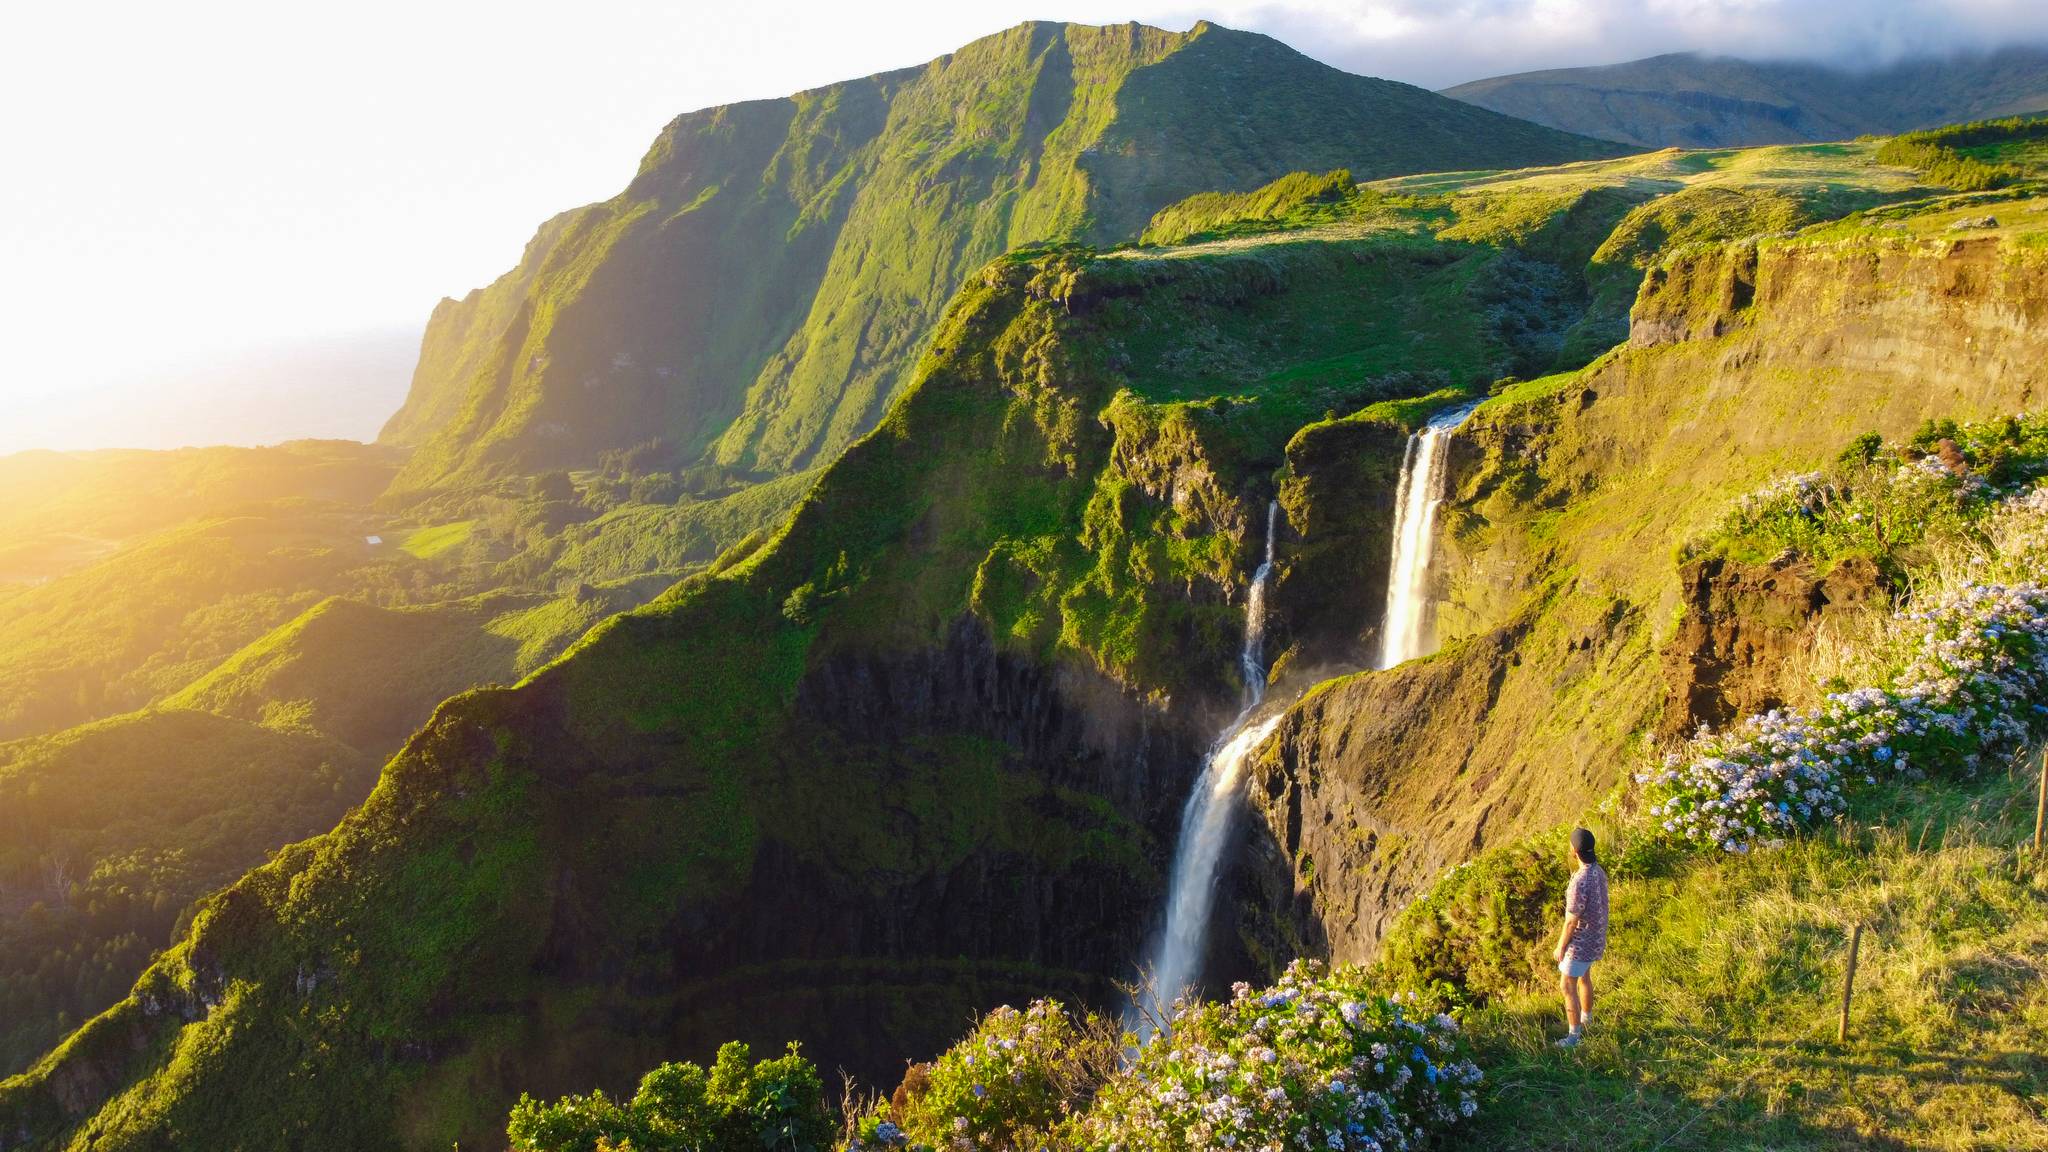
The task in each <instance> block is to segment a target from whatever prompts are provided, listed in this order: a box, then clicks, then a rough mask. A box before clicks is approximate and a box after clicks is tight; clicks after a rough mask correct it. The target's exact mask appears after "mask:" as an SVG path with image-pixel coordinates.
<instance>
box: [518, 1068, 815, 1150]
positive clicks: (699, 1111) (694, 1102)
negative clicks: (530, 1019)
mask: <svg viewBox="0 0 2048 1152" xmlns="http://www.w3.org/2000/svg"><path fill="white" fill-rule="evenodd" d="M748 1055H749V1052H748V1049H747V1046H746V1045H745V1044H738V1043H734V1044H727V1045H726V1046H724V1047H723V1048H720V1049H719V1050H718V1059H717V1060H716V1061H715V1062H714V1063H713V1064H712V1066H711V1070H710V1072H708V1073H707V1072H706V1071H705V1070H704V1069H703V1068H701V1067H699V1066H698V1065H696V1064H691V1063H687V1062H686V1063H680V1064H663V1065H662V1066H660V1067H659V1068H656V1069H655V1070H654V1071H652V1072H649V1073H648V1074H647V1075H646V1076H645V1077H643V1078H642V1079H641V1081H640V1090H639V1091H638V1092H636V1093H634V1094H633V1099H632V1101H631V1102H630V1103H620V1102H617V1101H614V1100H612V1099H611V1098H610V1097H608V1096H606V1095H605V1094H604V1092H603V1091H602V1090H600V1091H596V1092H592V1093H590V1094H589V1095H587V1096H565V1097H563V1098H562V1099H560V1100H557V1101H555V1102H554V1103H552V1104H543V1103H541V1102H540V1101H538V1100H535V1099H534V1098H533V1097H531V1096H525V1095H522V1096H521V1097H520V1098H519V1103H518V1104H516V1105H514V1106H513V1108H512V1116H511V1119H510V1121H509V1122H508V1123H507V1124H506V1125H505V1135H506V1136H507V1137H508V1138H509V1139H510V1140H511V1142H512V1147H513V1148H514V1149H515V1150H517V1152H599V1150H600V1149H604V1150H613V1149H616V1150H618V1152H628V1150H631V1152H699V1150H705V1149H767V1148H777V1149H785V1150H787V1152H814V1150H816V1149H821V1148H825V1147H827V1146H828V1145H829V1142H830V1140H831V1138H832V1130H833V1125H832V1122H831V1120H830V1119H829V1117H828V1116H827V1115H826V1112H825V1097H824V1086H823V1084H822V1082H821V1081H820V1080H819V1077H818V1070H817V1068H816V1067H815V1066H814V1065H812V1063H811V1062H810V1061H809V1060H806V1059H804V1058H803V1056H801V1055H800V1054H798V1052H797V1046H796V1045H794V1044H791V1045H790V1046H789V1051H788V1052H787V1053H785V1054H784V1055H782V1056H779V1057H776V1058H774V1059H771V1060H763V1061H761V1062H759V1063H757V1064H754V1065H752V1066H749V1065H748V1063H747V1059H748Z"/></svg>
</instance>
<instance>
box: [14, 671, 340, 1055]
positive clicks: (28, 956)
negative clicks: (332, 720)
mask: <svg viewBox="0 0 2048 1152" xmlns="http://www.w3.org/2000/svg"><path fill="white" fill-rule="evenodd" d="M374 775H375V762H374V761H373V760H371V759H370V758H368V757H366V756H363V755H361V754H360V753H358V752H356V751H355V750H353V749H351V748H348V747H346V746H344V745H342V744H341V743H339V742H337V741H334V740H331V739H328V738H325V737H321V736H316V735H313V734H311V733H306V732H277V731H272V730H269V729H265V728H259V727H256V726H254V725H251V724H246V723H243V722H241V721H238V720H231V719H227V718H224V717H219V716H212V715H208V714H205V713H201V712H191V711H183V710H167V711H152V712H140V713H135V714H133V715H129V716H122V717H117V718H115V719H112V720H106V721H101V722H100V723H97V724H91V725H87V726H85V727H82V728H77V729H73V730H71V731H69V732H65V733H62V734H60V735H57V736H48V737H41V738H37V739H32V740H22V741H15V742H13V743H6V744H0V1061H4V1063H5V1064H6V1065H7V1066H10V1067H23V1066H26V1065H27V1063H28V1062H29V1061H30V1060H31V1059H32V1058H33V1057H34V1056H35V1055H36V1054H37V1053H39V1052H42V1051H45V1050H47V1049H48V1047H49V1046H50V1044H51V1043H52V1042H54V1041H55V1040H56V1039H58V1038H59V1037H61V1036H62V1035H63V1034H64V1033H65V1032H66V1031H68V1030H69V1029H70V1028H71V1027H72V1026H75V1024H76V1022H77V1021H79V1020H81V1019H85V1018H88V1017H90V1016H92V1015H93V1014H95V1013H97V1012H99V1011H100V1010H101V1009H102V1008H103V1007H104V1006H105V1005H107V1004H109V1003H112V1002H113V1001H115V1000H117V999H119V997H120V996H121V994H122V991H123V990H124V989H125V988H127V987H128V986H129V985H130V984H132V982H133V980H134V975H135V973H136V972H138V971H140V970H141V969H142V968H143V967H144V965H145V964H146V963H147V962H148V960H149V958H150V956H151V954H152V953H153V952H154V951H155V950H156V949H157V948H159V947H161V946H162V943H163V941H164V940H165V938H166V937H167V936H168V935H169V933H170V931H171V928H172V925H173V924H174V923H175V922H177V921H178V919H179V917H180V916H181V914H183V913H184V912H186V911H187V909H188V907H189V905H190V904H191V902H192V901H193V900H195V899H197V898H198V897H200V896H202V895H204V894H205V893H207V892H210V891H212V890H213V889H215V888H217V887H219V886H220V885H222V884H224V883H226V882H227V881H229V880H231V879H233V878H234V877H236V876H238V875H240V874H241V873H243V872H244V871H246V870H247V869H249V868H250V867H253V866H254V865H256V864H259V863H261V862H262V861H263V860H264V859H265V857H266V856H268V855H269V854H270V853H271V852H273V851H275V850H276V849H277V848H279V847H280V846H282V845H285V844H288V843H290V842H292V841H294V840H297V839H300V838H302V837H306V836H311V835H313V834H315V833H318V832H322V831H325V830H326V829H328V828H330V827H332V826H333V824H334V821H335V820H336V819H337V818H338V817H339V816H340V815H341V813H342V812H344V811H346V810H347V809H348V808H349V807H350V806H351V805H353V804H354V803H355V802H356V801H357V800H358V799H359V798H360V797H361V796H362V795H363V793H364V791H365V790H366V789H367V788H368V786H369V783H370V781H371V779H373V778H374Z"/></svg>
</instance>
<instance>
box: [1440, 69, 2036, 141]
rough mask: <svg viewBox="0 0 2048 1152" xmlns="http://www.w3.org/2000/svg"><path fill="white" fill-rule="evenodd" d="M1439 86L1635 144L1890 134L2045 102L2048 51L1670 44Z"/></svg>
mask: <svg viewBox="0 0 2048 1152" xmlns="http://www.w3.org/2000/svg"><path fill="white" fill-rule="evenodd" d="M1443 94H1444V95H1446V96H1450V97H1454V98H1456V99H1459V100H1464V101H1467V102H1469V103H1472V104H1477V105H1478V106H1480V107H1481V108H1490V109H1492V110H1493V111H1495V112H1500V113H1504V114H1506V115H1509V116H1518V117H1521V118H1522V119H1524V120H1532V121H1534V122H1536V123H1538V124H1547V125H1549V126H1551V127H1553V128H1560V129H1563V130H1564V131H1567V132H1578V133H1583V134H1585V135H1587V136H1595V137H1598V138H1600V139H1602V140H1615V141H1619V142H1621V143H1624V144H1629V145H1633V146H1636V147H1640V148H1673V147H1675V148H1729V147H1747V146H1752V145H1757V144H1789V143H1796V142H1800V141H1821V140H1848V139H1851V138H1853V137H1856V136H1862V135H1866V134H1874V135H1890V134H1892V133H1895V132H1904V131H1907V130H1909V129H1917V128H1931V127H1934V126H1936V125H1940V124H1952V123H1955V122H1957V121H1961V120H1981V119H1988V118H1991V117H1998V116H2012V115H2017V114H2019V113H2022V112H2038V111H2043V110H2048V49H2042V48H2008V49H2004V50H2002V51H1998V52H1993V53H1988V54H1983V55H1961V56H1955V57H1947V58H1926V59H1908V60H1904V61H1901V62H1899V63H1896V64H1892V65H1889V66H1886V67H1883V68H1878V69H1870V70H1862V71H1851V70H1848V69H1843V68H1835V67H1830V66H1827V65H1822V64H1810V63H1800V62H1794V61H1752V60H1739V59H1734V58H1732V57H1714V56H1696V55H1693V54H1691V53H1673V54H1671V55H1666V56H1652V57H1650V58H1648V59H1646V60H1635V61H1631V62H1629V63H1626V64H1609V65H1604V66H1601V67H1596V68H1553V69H1549V70H1546V71H1542V72H1522V73H1517V74H1515V75H1511V76H1495V77H1492V78H1489V79H1485V80H1474V81H1472V82H1471V83H1469V84H1460V85H1458V86H1457V87H1455V88H1446V89H1444V93H1443Z"/></svg>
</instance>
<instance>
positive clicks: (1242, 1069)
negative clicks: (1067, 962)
mask: <svg viewBox="0 0 2048 1152" xmlns="http://www.w3.org/2000/svg"><path fill="white" fill-rule="evenodd" d="M1100 1023H1101V1022H1100V1021H1095V1020H1087V1021H1083V1020H1079V1019H1077V1018H1075V1017H1074V1016H1072V1015H1071V1014H1069V1013H1068V1012H1066V1010H1064V1009H1062V1008H1060V1007H1059V1006H1058V1005H1056V1004H1052V1003H1050V1002H1046V1001H1041V1002H1039V1003H1037V1004H1034V1005H1032V1006H1031V1008H1030V1009H1029V1010H1027V1011H1024V1012H1018V1011H1016V1010H1015V1009H1010V1008H1003V1009H998V1010H996V1011H995V1012H993V1013H990V1015H989V1016H988V1017H987V1018H985V1019H984V1020H983V1021H982V1024H981V1026H980V1027H978V1028H976V1029H975V1031H974V1033H973V1034H971V1035H970V1036H968V1038H967V1039H966V1040H964V1041H962V1042H961V1043H960V1044H959V1045H957V1046H955V1047H954V1048H953V1049H952V1050H951V1051H949V1052H947V1053H946V1054H945V1055H944V1056H942V1057H940V1058H939V1060H937V1061H936V1062H934V1063H933V1064H932V1065H929V1066H926V1067H925V1068H923V1069H921V1070H914V1071H913V1074H912V1076H911V1078H910V1079H909V1080H908V1081H906V1087H911V1088H912V1089H913V1090H911V1091H907V1092H906V1091H899V1092H898V1093H897V1095H896V1099H894V1100H892V1101H891V1102H890V1103H889V1104H887V1105H885V1106H882V1107H879V1108H876V1109H874V1110H872V1111H871V1112H869V1113H868V1114H867V1115H866V1116H864V1117H862V1118H861V1119H860V1120H859V1122H858V1124H857V1126H856V1130H855V1133H854V1135H853V1136H852V1138H851V1139H850V1140H848V1142H847V1144H846V1149H847V1152H875V1150H880V1149H898V1148H900V1149H908V1150H911V1152H916V1150H920V1149H928V1150H930V1152H952V1150H958V1152H966V1150H968V1149H986V1150H991V1152H1027V1150H1031V1149H1077V1150H1081V1149H1085V1150H1087V1152H1197V1150H1200V1152H1210V1150H1214V1149H1234V1150H1240V1152H1301V1150H1306V1149H1314V1150H1318V1152H1324V1150H1327V1152H1394V1150H1397V1149H1410V1148H1417V1147H1420V1146H1422V1145H1424V1144H1425V1143H1427V1142H1428V1141H1429V1140H1430V1139H1431V1138H1433V1137H1434V1136H1435V1135H1436V1134H1438V1133H1441V1132H1442V1131H1444V1130H1445V1129H1446V1128H1448V1127H1450V1126H1451V1125H1453V1124H1456V1123H1457V1122H1458V1121H1459V1120H1461V1119H1464V1118H1466V1117H1469V1116H1471V1115H1472V1114H1473V1113H1474V1112H1476V1111H1477V1110H1478V1107H1479V1104H1478V1096H1477V1090H1478V1085H1479V1083H1480V1080H1481V1075H1480V1071H1479V1068H1478V1066H1477V1065H1475V1064H1474V1063H1473V1062H1472V1060H1471V1059H1470V1057H1469V1055H1468V1053H1467V1049H1466V1045H1465V1041H1464V1037H1463V1036H1462V1034H1461V1033H1460V1032H1459V1030H1458V1025H1457V1023H1456V1022H1455V1021H1454V1020H1452V1019H1451V1017H1449V1016H1445V1015H1433V1014H1430V1013H1428V1012H1426V1011H1423V1010H1421V1009H1418V1008H1417V1007H1415V1005H1414V1003H1413V1002H1412V1001H1406V1002H1404V1001H1397V1000H1390V999H1388V998H1386V997H1384V996H1380V995H1376V994H1374V993H1373V992H1372V991H1371V989H1370V988H1369V987H1368V985H1367V983H1366V979H1365V975H1364V973H1363V972H1362V971H1361V970H1360V969H1357V968H1354V967H1345V968H1339V969H1337V970H1335V971H1334V972H1327V971H1325V970H1324V969H1323V967H1322V966H1321V965H1318V964H1315V963H1313V962H1308V961H1297V962H1296V963H1295V964H1294V965H1292V966H1291V967H1289V968H1288V969H1287V971H1286V973H1285V974H1284V975H1283V976H1282V977H1281V978H1280V981H1279V983H1277V984H1275V985H1274V986H1273V987H1271V988H1268V989H1266V990H1264V991H1262V992H1254V991H1253V990H1252V989H1251V987H1250V986H1249V985H1245V984H1239V985H1237V986H1236V987H1235V989H1233V992H1232V995H1231V998H1230V999H1229V1000H1226V1001H1221V1002H1207V1003H1203V1002H1190V1001H1182V1002H1181V1003H1179V1004H1177V1005H1175V1007H1174V1013H1173V1016H1172V1019H1171V1020H1170V1021H1168V1022H1167V1024H1168V1026H1167V1027H1166V1028H1165V1029H1163V1030H1162V1031H1161V1032H1160V1033H1159V1034H1158V1035H1157V1036H1156V1037H1154V1039H1153V1040H1152V1041H1151V1042H1150V1043H1147V1044H1146V1045H1144V1046H1143V1047H1142V1048H1136V1049H1135V1050H1134V1051H1131V1052H1124V1051H1121V1050H1117V1049H1116V1047H1115V1046H1116V1045H1118V1044H1131V1043H1133V1042H1134V1041H1133V1038H1132V1037H1131V1036H1129V1035H1128V1034H1125V1035H1123V1036H1121V1037H1119V1038H1118V1039H1117V1040H1114V1041H1111V1045H1112V1050H1111V1051H1108V1052H1106V1053H1105V1052H1104V1051H1102V1050H1101V1049H1100V1047H1099V1045H1100V1044H1101V1043H1102V1038H1103V1037H1104V1036H1105V1035H1106V1034H1105V1033H1104V1032H1102V1031H1101V1030H1100V1029H1099V1028H1098V1027H1097V1025H1099V1024H1100ZM1034 1029H1035V1031H1034ZM1105 1056H1106V1057H1107V1059H1106V1060H1105V1059H1104V1057H1105ZM1126 1057H1128V1058H1126Z"/></svg>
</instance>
